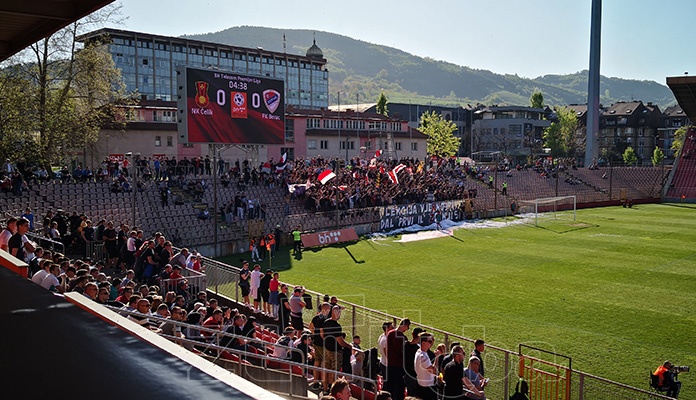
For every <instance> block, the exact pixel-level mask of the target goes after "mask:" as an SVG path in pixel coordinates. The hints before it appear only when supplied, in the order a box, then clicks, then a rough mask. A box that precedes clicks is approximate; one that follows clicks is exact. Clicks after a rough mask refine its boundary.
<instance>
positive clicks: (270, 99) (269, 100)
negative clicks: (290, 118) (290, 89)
mask: <svg viewBox="0 0 696 400" xmlns="http://www.w3.org/2000/svg"><path fill="white" fill-rule="evenodd" d="M263 102H264V103H266V108H268V111H270V112H271V114H273V113H274V112H275V110H277V109H278V105H280V93H278V92H277V91H276V90H273V89H268V90H264V91H263Z"/></svg>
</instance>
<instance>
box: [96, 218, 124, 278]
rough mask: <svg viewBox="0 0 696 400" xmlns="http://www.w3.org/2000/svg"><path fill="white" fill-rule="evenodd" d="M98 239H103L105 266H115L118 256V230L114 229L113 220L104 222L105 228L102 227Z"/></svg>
mask: <svg viewBox="0 0 696 400" xmlns="http://www.w3.org/2000/svg"><path fill="white" fill-rule="evenodd" d="M99 239H100V240H103V241H104V248H105V249H106V254H107V259H106V268H116V263H117V262H118V256H119V249H118V232H116V229H114V222H113V221H109V222H107V223H106V228H104V232H103V233H102V236H101V237H99Z"/></svg>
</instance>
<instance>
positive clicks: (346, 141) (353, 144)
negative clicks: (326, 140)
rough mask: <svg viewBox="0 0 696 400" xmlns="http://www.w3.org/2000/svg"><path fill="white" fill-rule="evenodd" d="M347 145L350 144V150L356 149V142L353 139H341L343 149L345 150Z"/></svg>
mask: <svg viewBox="0 0 696 400" xmlns="http://www.w3.org/2000/svg"><path fill="white" fill-rule="evenodd" d="M346 146H348V150H355V142H354V141H352V140H351V141H348V139H346V140H341V146H340V149H341V150H345V149H346Z"/></svg>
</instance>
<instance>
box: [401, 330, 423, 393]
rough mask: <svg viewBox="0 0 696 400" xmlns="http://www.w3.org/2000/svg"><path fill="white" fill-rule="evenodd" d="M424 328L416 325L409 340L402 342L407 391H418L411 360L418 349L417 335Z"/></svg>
mask: <svg viewBox="0 0 696 400" xmlns="http://www.w3.org/2000/svg"><path fill="white" fill-rule="evenodd" d="M423 332H424V330H423V329H422V328H420V327H416V328H414V329H413V332H411V341H410V342H406V343H404V382H405V383H406V389H407V390H408V393H417V392H418V382H417V379H416V370H415V366H414V364H413V360H414V359H415V357H416V352H418V349H419V339H418V338H419V337H420V334H421V333H423Z"/></svg>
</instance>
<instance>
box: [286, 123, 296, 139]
mask: <svg viewBox="0 0 696 400" xmlns="http://www.w3.org/2000/svg"><path fill="white" fill-rule="evenodd" d="M285 141H286V142H294V141H295V120H294V119H286V120H285Z"/></svg>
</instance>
